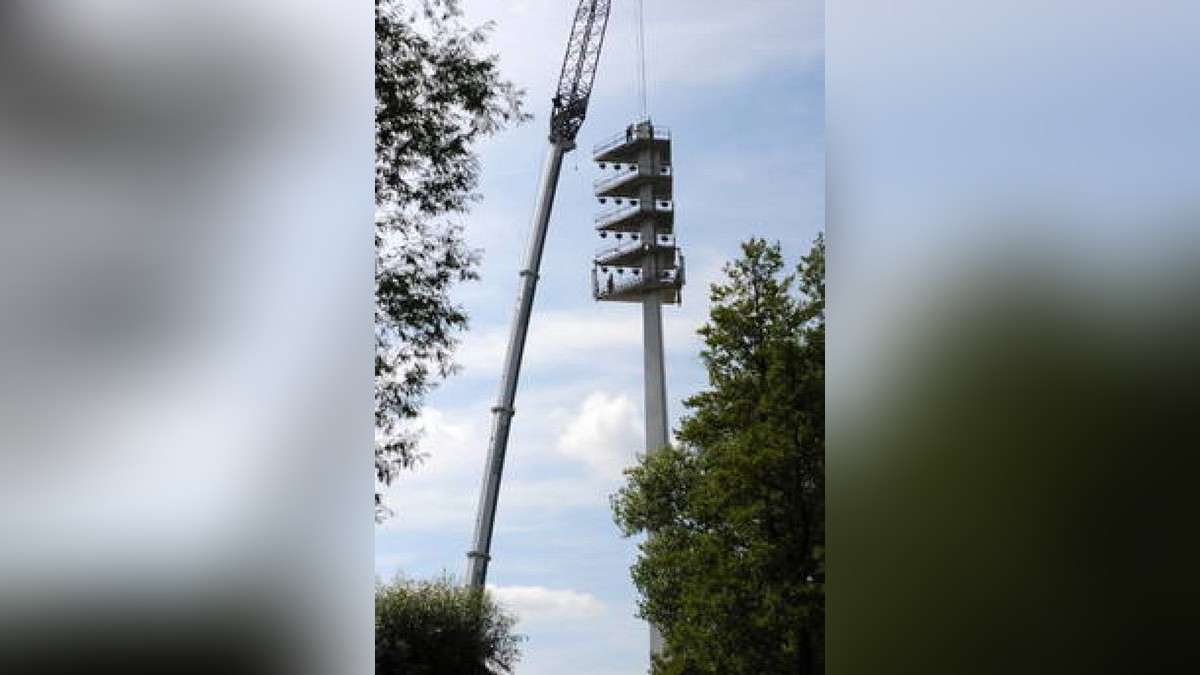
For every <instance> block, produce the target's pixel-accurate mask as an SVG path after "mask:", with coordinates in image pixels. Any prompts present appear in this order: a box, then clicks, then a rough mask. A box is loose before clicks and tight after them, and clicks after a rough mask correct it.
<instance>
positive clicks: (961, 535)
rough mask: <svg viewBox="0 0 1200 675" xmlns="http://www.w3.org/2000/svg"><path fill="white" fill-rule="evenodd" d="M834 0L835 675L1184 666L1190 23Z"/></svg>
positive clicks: (1188, 614)
mask: <svg viewBox="0 0 1200 675" xmlns="http://www.w3.org/2000/svg"><path fill="white" fill-rule="evenodd" d="M827 11H828V14H827V23H826V31H827V32H826V41H827V44H828V54H827V119H828V122H827V124H828V146H827V148H828V151H827V158H826V161H827V166H828V168H829V178H828V194H829V201H828V204H829V206H828V209H829V251H830V258H831V262H830V265H829V269H830V277H831V278H830V284H829V288H830V324H829V325H830V335H829V337H830V340H829V345H830V351H829V357H828V358H829V364H828V365H829V371H828V372H829V373H830V378H831V379H830V381H829V385H828V389H827V394H828V397H829V402H830V407H829V410H830V418H831V419H830V420H829V423H830V427H829V428H830V430H831V431H830V439H829V440H830V444H829V449H828V455H827V458H828V461H829V464H828V466H829V485H830V487H829V494H830V510H829V513H830V517H829V521H830V522H829V533H830V534H829V539H830V544H829V546H830V550H831V551H832V552H831V554H830V555H829V569H830V570H831V572H830V578H831V582H830V586H829V588H830V595H829V615H828V624H827V625H828V636H829V642H828V650H829V651H828V654H829V664H830V667H831V670H833V671H834V672H839V673H879V672H889V673H935V672H936V673H965V672H972V673H991V672H995V673H1015V672H1020V673H1031V672H1047V673H1049V672H1054V673H1062V672H1190V671H1193V670H1195V669H1196V666H1197V663H1196V662H1197V655H1196V651H1195V649H1194V646H1193V645H1194V639H1193V636H1194V633H1195V628H1196V613H1195V609H1194V608H1195V607H1196V598H1197V591H1198V588H1197V585H1196V582H1195V579H1194V573H1193V570H1195V569H1196V567H1197V562H1200V560H1198V558H1197V547H1196V543H1195V542H1196V522H1197V516H1198V515H1200V510H1198V509H1197V506H1198V504H1197V492H1196V490H1195V487H1194V486H1195V476H1196V473H1197V469H1198V468H1200V462H1198V461H1197V459H1196V454H1195V446H1196V439H1195V435H1196V434H1195V426H1196V419H1197V414H1196V411H1197V410H1198V408H1197V403H1198V401H1197V397H1196V382H1197V380H1196V373H1197V366H1198V365H1200V363H1198V359H1197V355H1196V351H1195V347H1194V345H1195V344H1196V328H1197V318H1198V315H1197V304H1196V301H1197V299H1200V298H1198V296H1197V293H1198V291H1200V286H1198V285H1197V283H1196V282H1197V280H1196V269H1197V266H1196V253H1197V250H1198V249H1197V243H1198V242H1197V236H1196V227H1195V223H1196V207H1197V199H1196V195H1197V193H1196V180H1197V178H1198V177H1200V171H1198V170H1200V160H1198V158H1200V155H1198V154H1197V152H1196V150H1197V140H1198V139H1197V127H1196V124H1195V120H1196V119H1197V112H1200V106H1198V103H1200V100H1198V98H1197V95H1196V91H1195V88H1194V87H1192V86H1190V84H1189V83H1191V82H1194V81H1195V80H1196V76H1197V75H1198V74H1200V63H1198V59H1197V54H1196V51H1195V49H1194V41H1193V39H1192V36H1191V30H1190V28H1189V27H1190V26H1193V25H1195V23H1196V20H1197V19H1198V18H1200V11H1198V9H1197V7H1196V6H1195V5H1194V4H1192V3H1179V2H1152V3H1119V2H1089V3H1082V2H1065V1H1050V2H1037V3H1033V2H1018V3H1011V2H1010V3H990V4H989V3H958V2H936V1H929V2H924V1H923V2H917V3H902V4H896V3H882V2H871V1H868V0H852V1H848V2H831V3H829V6H828V8H827Z"/></svg>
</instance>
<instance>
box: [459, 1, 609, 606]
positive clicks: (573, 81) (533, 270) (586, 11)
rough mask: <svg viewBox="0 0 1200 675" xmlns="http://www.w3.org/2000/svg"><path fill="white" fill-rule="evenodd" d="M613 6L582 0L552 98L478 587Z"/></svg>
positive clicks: (486, 480)
mask: <svg viewBox="0 0 1200 675" xmlns="http://www.w3.org/2000/svg"><path fill="white" fill-rule="evenodd" d="M611 4H612V1H611V0H580V2H579V6H578V8H576V10H575V19H574V22H573V23H572V25H571V36H570V38H569V39H568V40H567V52H566V55H565V56H564V57H563V66H562V73H561V74H560V75H559V78H558V88H557V89H556V90H555V93H554V98H553V99H552V108H551V112H550V136H549V140H550V148H549V150H548V152H547V154H546V161H545V164H544V165H543V167H542V177H541V187H540V189H539V190H538V197H537V203H536V206H535V207H534V212H533V231H532V232H531V233H530V237H529V245H528V248H527V249H526V251H525V262H524V265H523V266H522V269H521V272H520V277H521V281H520V287H519V289H518V291H517V307H516V314H515V315H514V317H513V325H512V332H511V333H510V335H509V339H508V350H507V352H505V356H504V371H503V373H502V375H501V378H500V393H499V395H498V397H497V401H496V405H495V406H494V407H493V408H492V434H491V440H490V441H489V443H488V456H487V465H486V467H485V468H484V473H483V487H482V489H481V490H480V495H479V513H478V515H477V516H476V519H475V538H474V545H473V546H472V548H471V551H470V552H469V553H467V558H468V567H467V583H468V584H469V585H470V586H472V587H474V588H482V587H483V585H484V583H485V582H486V581H487V569H488V562H489V561H490V560H491V555H490V553H489V552H490V551H491V547H492V528H493V526H494V525H495V522H496V503H497V501H498V498H499V496H500V478H501V476H502V474H503V472H504V455H505V453H506V451H507V449H508V432H509V429H510V426H511V424H512V416H513V414H514V412H515V409H514V408H513V401H514V400H515V399H516V395H517V379H518V377H519V375H520V372H521V358H522V356H523V355H524V352H525V336H526V335H527V334H528V332H529V316H530V312H531V311H532V309H533V296H534V292H535V291H536V290H537V280H538V269H539V268H540V267H541V262H542V249H543V247H544V245H545V243H546V230H547V227H548V226H549V224H550V211H551V209H552V208H553V206H554V193H555V191H556V190H557V189H558V176H559V172H560V171H561V170H562V160H563V156H564V155H565V154H566V153H568V152H570V151H571V150H574V149H575V136H576V135H577V134H578V133H579V128H580V127H581V126H583V119H584V117H585V116H586V115H587V106H588V99H589V98H590V97H591V94H592V83H593V81H594V80H595V78H596V66H597V65H598V64H599V62H600V47H601V46H602V45H603V43H604V31H605V29H606V28H607V27H608V13H609V8H610V6H611Z"/></svg>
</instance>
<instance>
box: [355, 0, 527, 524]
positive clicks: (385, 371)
mask: <svg viewBox="0 0 1200 675" xmlns="http://www.w3.org/2000/svg"><path fill="white" fill-rule="evenodd" d="M489 28H490V26H487V25H485V26H483V27H478V28H468V27H467V26H465V25H464V23H463V18H462V13H461V11H460V9H459V6H458V0H411V1H410V2H402V1H400V0H376V3H375V253H376V257H375V260H376V265H375V429H376V434H375V437H376V441H375V476H376V495H375V503H376V513H377V515H381V514H383V513H385V510H383V508H382V504H381V500H380V494H379V488H380V487H382V486H385V485H387V484H390V483H391V482H392V480H393V478H394V477H395V475H396V472H397V471H398V470H400V469H403V468H406V467H408V466H410V465H412V463H413V462H414V461H416V459H417V458H418V457H419V453H418V451H417V444H416V442H417V438H416V434H414V433H413V431H412V429H411V428H410V427H409V423H410V422H411V420H412V419H413V418H414V417H416V415H417V413H418V412H419V410H420V407H421V403H422V400H423V398H424V396H425V395H426V394H427V393H428V392H429V390H430V389H431V388H432V387H433V385H434V384H435V382H436V379H437V378H440V377H445V376H446V375H448V374H450V373H451V372H453V370H454V364H453V361H452V360H451V355H452V350H453V348H454V346H455V344H456V336H457V334H458V332H459V331H461V330H462V329H463V328H465V327H466V323H467V317H466V315H465V314H464V312H463V310H462V307H460V306H458V305H456V304H455V303H454V302H453V301H452V300H451V298H450V291H451V289H452V288H453V286H454V285H455V284H456V283H458V282H462V281H466V280H470V279H474V278H475V277H476V273H475V266H476V264H477V262H478V253H477V252H476V251H473V250H471V249H470V248H468V247H467V246H466V244H465V243H464V241H463V239H462V232H461V226H460V225H459V224H457V223H455V222H453V220H452V219H451V217H453V216H455V215H461V214H463V213H464V212H465V211H466V209H467V206H468V205H469V204H470V203H471V202H472V201H473V200H474V199H476V198H477V195H476V194H475V192H474V190H475V187H476V185H477V181H478V175H479V161H478V158H477V156H476V154H475V151H474V143H475V142H476V141H478V140H479V139H480V138H481V137H483V136H486V135H488V134H492V133H495V132H496V131H498V130H500V129H501V128H502V127H504V126H505V125H506V124H508V123H510V122H514V121H519V120H521V119H524V118H525V117H526V116H525V114H524V113H523V112H522V110H521V100H522V97H523V94H522V92H520V91H518V90H516V89H515V88H514V87H513V85H512V84H511V83H509V82H507V81H505V80H503V79H502V78H501V77H500V75H499V71H498V68H497V62H496V58H495V57H494V56H489V55H480V54H479V53H478V50H479V48H480V47H481V46H482V45H483V44H484V43H485V42H486V38H487V31H488V29H489Z"/></svg>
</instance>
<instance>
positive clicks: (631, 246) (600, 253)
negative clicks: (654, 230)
mask: <svg viewBox="0 0 1200 675" xmlns="http://www.w3.org/2000/svg"><path fill="white" fill-rule="evenodd" d="M647 243H652V244H653V246H655V247H658V248H672V247H674V246H675V235H673V234H659V235H656V236H655V237H654V238H653V239H652V240H646V239H642V237H641V236H640V235H628V236H625V237H623V238H621V239H619V240H617V241H616V242H615V243H614V242H605V243H603V244H601V245H600V246H599V247H598V248H597V249H596V258H601V257H604V256H610V255H615V254H617V253H626V252H628V251H632V250H635V249H639V248H641V247H642V245H643V244H647Z"/></svg>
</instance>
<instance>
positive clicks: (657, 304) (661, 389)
mask: <svg viewBox="0 0 1200 675" xmlns="http://www.w3.org/2000/svg"><path fill="white" fill-rule="evenodd" d="M650 133H651V138H653V132H652V131H651V132H650ZM640 154H641V156H640V157H639V158H638V163H639V165H640V166H641V167H645V168H646V169H648V170H649V171H651V172H653V173H657V172H658V171H659V168H660V167H659V161H658V157H657V154H656V151H655V150H654V144H653V143H649V144H648V147H647V149H646V150H643V151H642V152H641V153H640ZM638 197H639V203H640V204H654V200H655V195H654V188H653V186H651V185H646V186H644V187H643V188H642V189H641V191H640V194H639V195H638ZM639 235H640V236H641V240H642V246H643V248H644V250H645V251H646V252H647V255H646V257H645V259H644V262H643V265H642V274H643V275H644V277H643V278H644V279H646V280H647V281H648V282H650V283H651V285H652V287H654V286H657V283H658V279H659V275H660V274H662V270H663V268H664V265H663V264H662V260H661V259H662V256H661V255H660V254H659V253H658V252H657V249H656V248H655V247H656V246H657V244H658V241H657V237H658V232H657V231H656V229H655V223H654V220H653V219H647V220H645V221H644V222H643V223H642V226H641V231H640V232H639ZM642 343H643V344H642V347H643V348H642V372H643V376H644V378H645V382H644V389H643V401H644V402H645V403H644V405H645V413H646V446H645V447H646V454H647V455H650V454H652V453H655V452H658V451H659V450H660V449H661V448H662V447H663V446H664V445H666V444H667V380H666V370H665V368H664V366H663V329H662V291H660V290H658V289H657V288H654V289H653V290H651V291H649V292H646V293H644V294H642ZM650 536H651V537H653V536H654V533H650ZM662 652H663V639H662V634H661V633H659V631H658V627H657V626H655V625H654V624H650V656H651V658H652V659H653V658H654V657H655V656H659V655H661V654H662Z"/></svg>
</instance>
